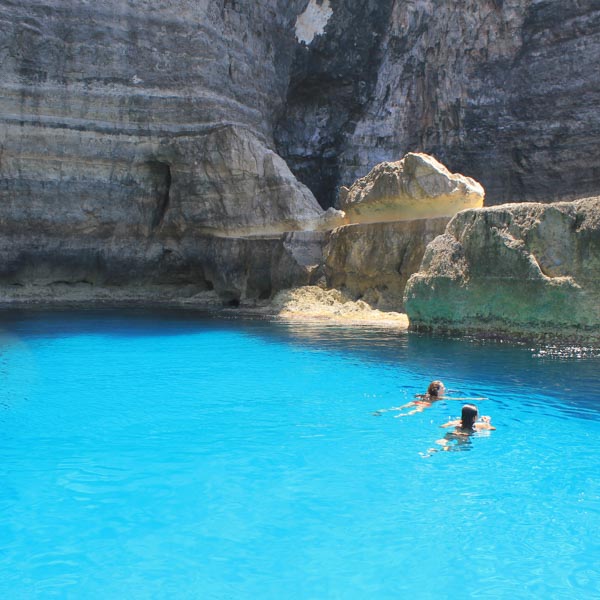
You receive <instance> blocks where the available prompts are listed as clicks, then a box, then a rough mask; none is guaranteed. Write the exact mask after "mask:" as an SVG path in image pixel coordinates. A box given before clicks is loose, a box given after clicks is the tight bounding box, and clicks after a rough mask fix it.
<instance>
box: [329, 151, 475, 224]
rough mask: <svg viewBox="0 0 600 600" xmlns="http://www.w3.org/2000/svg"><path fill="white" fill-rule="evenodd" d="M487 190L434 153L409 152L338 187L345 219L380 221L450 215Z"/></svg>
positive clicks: (364, 221)
mask: <svg viewBox="0 0 600 600" xmlns="http://www.w3.org/2000/svg"><path fill="white" fill-rule="evenodd" d="M484 196H485V191H484V189H483V187H482V186H481V185H480V184H479V183H478V182H477V181H475V180H474V179H471V178H470V177H465V176H464V175H460V174H456V173H450V171H448V169H446V167H445V166H444V165H442V164H441V163H439V162H438V161H437V160H436V159H435V158H433V157H432V156H428V155H427V154H418V153H409V154H407V155H406V156H405V157H404V158H403V159H402V160H400V161H397V162H384V163H380V164H379V165H377V166H376V167H375V168H373V170H372V171H371V172H370V173H369V174H368V175H366V176H365V177H363V178H361V179H359V180H357V181H356V182H355V183H354V184H353V185H352V187H350V188H349V189H347V188H342V190H341V192H340V208H341V209H342V210H343V211H345V213H346V221H347V223H380V222H387V221H403V220H412V219H427V218H436V217H452V216H454V215H455V214H456V213H458V212H459V211H461V210H464V209H466V208H480V207H482V206H483V200H484Z"/></svg>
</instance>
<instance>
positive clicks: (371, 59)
mask: <svg viewBox="0 0 600 600" xmlns="http://www.w3.org/2000/svg"><path fill="white" fill-rule="evenodd" d="M332 7H333V12H332V15H331V17H330V20H329V22H328V23H327V27H326V28H325V33H324V35H322V36H320V37H316V38H315V39H314V40H313V41H312V42H311V43H310V44H308V45H306V46H301V47H298V48H297V49H296V53H295V57H294V62H293V64H292V69H291V82H290V86H289V90H288V97H287V101H286V104H285V107H284V108H285V112H284V114H283V116H282V118H281V119H280V121H279V122H278V128H277V132H276V133H277V141H278V145H279V146H278V147H279V151H280V154H281V155H282V156H283V157H284V158H285V159H286V161H287V162H288V164H289V165H290V166H291V168H292V171H293V172H294V173H296V174H297V175H298V177H299V178H300V180H301V181H303V182H304V183H306V184H307V185H308V186H309V187H310V188H311V189H312V190H313V191H314V192H315V194H316V195H317V198H318V199H319V200H320V201H321V202H322V204H323V205H324V206H329V205H331V204H334V203H335V201H336V197H337V190H338V188H339V186H340V185H345V186H349V185H350V184H352V183H353V182H354V181H355V180H356V179H357V178H359V177H363V176H364V175H366V173H367V172H368V171H369V170H370V169H371V168H372V167H373V166H374V165H375V164H377V163H380V162H384V161H389V160H396V159H397V157H399V156H403V155H404V154H406V152H408V151H415V152H426V153H428V154H431V155H433V156H435V157H436V158H437V159H439V160H441V161H442V162H443V163H444V164H445V165H446V166H448V168H449V169H450V170H451V171H458V172H461V173H464V174H466V175H468V176H471V177H474V178H475V179H477V180H478V181H479V182H480V183H481V184H482V185H483V186H484V188H485V190H486V193H487V200H486V202H487V203H488V204H499V203H502V202H513V201H517V202H520V201H529V200H538V201H543V202H548V201H553V200H558V199H573V198H582V197H585V196H591V195H594V194H595V193H597V191H598V189H599V187H600V152H598V149H599V147H600V112H599V111H598V110H597V106H598V105H599V104H600V88H599V87H598V85H597V75H596V73H597V64H598V60H599V58H600V5H599V4H598V2H595V1H593V0H583V1H578V2H559V1H555V0H460V1H459V0H449V1H446V2H435V1H433V0H415V1H410V2H409V1H405V0H366V1H361V2H352V1H350V0H347V1H345V2H339V3H333V2H332Z"/></svg>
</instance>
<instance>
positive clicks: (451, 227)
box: [405, 198, 600, 340]
mask: <svg viewBox="0 0 600 600" xmlns="http://www.w3.org/2000/svg"><path fill="white" fill-rule="evenodd" d="M599 294H600V198H591V199H586V200H580V201H576V202H559V203H555V204H551V205H545V204H538V203H525V204H514V205H503V206H498V207H493V208H488V209H478V210H467V211H463V212H461V213H459V214H458V215H456V217H454V218H453V219H452V220H451V221H450V223H449V224H448V227H447V229H446V232H445V233H444V235H442V236H439V237H437V238H436V239H435V240H434V241H433V242H432V243H431V244H430V245H429V246H428V247H427V250H426V252H425V256H424V258H423V263H422V265H421V269H420V271H419V272H418V273H416V274H414V275H413V276H412V277H411V278H410V280H409V282H408V284H407V287H406V294H405V302H406V311H407V314H408V316H409V319H410V322H411V326H413V327H415V328H423V327H424V328H432V329H442V330H457V331H467V332H475V333H491V332H505V333H509V334H513V335H525V336H530V335H537V334H549V335H550V336H551V337H552V336H554V337H564V338H567V339H574V340H583V339H585V340H589V339H597V340H600V302H599V301H598V298H599Z"/></svg>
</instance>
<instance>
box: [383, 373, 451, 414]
mask: <svg viewBox="0 0 600 600" xmlns="http://www.w3.org/2000/svg"><path fill="white" fill-rule="evenodd" d="M445 393H446V388H445V387H444V384H443V383H442V382H441V381H438V380H437V379H436V380H435V381H432V382H431V383H430V384H429V386H428V387H427V393H426V394H417V395H416V397H417V398H418V400H413V401H412V402H408V403H407V404H403V405H402V406H400V407H399V408H398V410H403V409H405V408H410V407H411V406H414V407H415V408H414V409H413V410H410V411H408V412H406V413H402V414H400V415H396V416H395V418H398V417H408V415H414V414H415V413H420V412H423V411H424V410H425V409H426V408H429V407H430V406H431V405H432V404H433V403H434V402H437V401H438V400H441V399H442V398H444V394H445Z"/></svg>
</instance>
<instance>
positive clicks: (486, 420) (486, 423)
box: [475, 416, 496, 431]
mask: <svg viewBox="0 0 600 600" xmlns="http://www.w3.org/2000/svg"><path fill="white" fill-rule="evenodd" d="M475 429H477V430H478V431H485V430H494V431H495V429H496V428H495V427H494V426H493V425H492V419H491V418H490V417H487V416H482V417H481V419H480V420H479V421H477V423H475Z"/></svg>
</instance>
